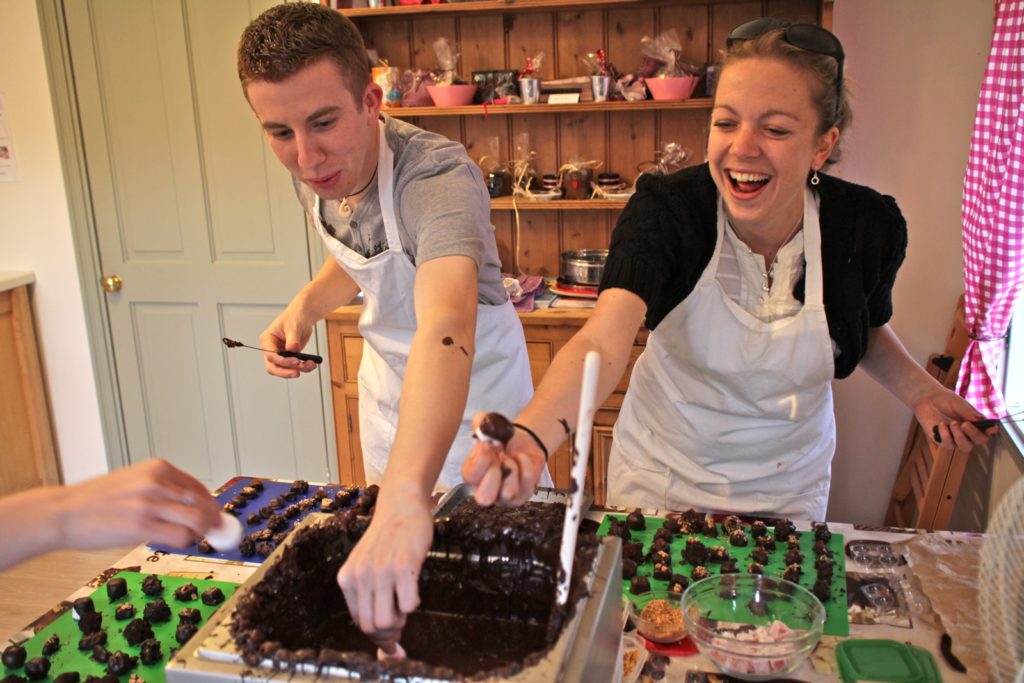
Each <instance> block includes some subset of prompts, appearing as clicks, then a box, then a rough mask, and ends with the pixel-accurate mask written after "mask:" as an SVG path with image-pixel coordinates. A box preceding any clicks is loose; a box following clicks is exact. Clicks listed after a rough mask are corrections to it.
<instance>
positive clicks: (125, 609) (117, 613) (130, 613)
mask: <svg viewBox="0 0 1024 683" xmlns="http://www.w3.org/2000/svg"><path fill="white" fill-rule="evenodd" d="M134 616H135V605H133V604H132V603H130V602H126V603H124V604H123V605H118V606H117V609H116V610H114V618H115V619H117V620H118V621H124V620H125V619H131V618H132V617H134Z"/></svg>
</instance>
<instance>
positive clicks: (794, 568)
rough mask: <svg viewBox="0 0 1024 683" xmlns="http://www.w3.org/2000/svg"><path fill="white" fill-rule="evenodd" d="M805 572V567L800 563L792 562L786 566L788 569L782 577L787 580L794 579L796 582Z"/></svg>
mask: <svg viewBox="0 0 1024 683" xmlns="http://www.w3.org/2000/svg"><path fill="white" fill-rule="evenodd" d="M801 574H803V569H801V568H800V565H798V564H791V565H789V566H788V567H786V571H784V572H782V578H784V579H785V580H786V581H792V582H793V583H796V582H797V581H799V580H800V575H801Z"/></svg>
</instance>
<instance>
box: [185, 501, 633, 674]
mask: <svg viewBox="0 0 1024 683" xmlns="http://www.w3.org/2000/svg"><path fill="white" fill-rule="evenodd" d="M328 517H329V515H322V514H318V513H317V514H313V515H310V516H309V517H307V518H306V519H305V520H303V522H302V524H301V525H300V526H304V525H308V524H319V523H321V522H322V521H323V520H325V519H327V518H328ZM293 538H295V534H289V536H288V538H287V539H286V540H285V542H284V543H282V544H281V545H280V546H279V547H278V548H277V549H275V550H274V552H273V553H272V554H271V555H270V557H269V558H267V561H265V562H264V563H263V564H262V565H260V567H259V569H257V570H256V571H255V572H254V573H253V575H252V576H251V577H250V578H249V580H247V581H246V582H245V583H243V584H242V585H241V586H240V587H239V589H238V590H237V591H235V593H234V595H232V596H231V598H230V599H229V600H228V601H227V602H226V603H225V604H224V605H223V606H222V607H221V609H219V610H218V611H217V612H216V613H215V614H214V615H213V616H212V617H211V618H210V620H209V621H208V622H207V623H206V625H205V626H203V628H202V629H200V630H199V632H198V633H196V635H195V636H193V637H192V639H191V640H190V641H189V642H188V643H187V644H186V645H185V646H184V647H182V649H181V650H179V651H178V652H177V653H176V654H175V655H174V656H173V657H172V658H171V659H170V661H169V662H168V664H167V669H166V675H167V683H224V682H225V681H231V682H234V681H238V682H239V683H252V682H253V681H260V680H269V679H271V678H275V677H276V678H281V676H282V671H281V670H280V669H278V668H275V666H274V664H273V662H272V661H270V660H265V661H263V662H262V663H261V664H260V665H259V666H256V667H252V666H249V665H247V664H246V663H245V662H244V661H243V660H242V655H241V653H240V652H239V651H238V649H237V648H236V646H235V640H234V637H233V636H232V635H231V622H232V617H233V615H234V612H235V606H236V604H237V603H238V601H239V599H240V598H241V597H242V596H243V595H245V593H246V592H248V590H249V589H250V588H251V587H252V586H254V585H255V584H256V583H258V582H259V581H261V580H262V578H263V575H264V574H265V573H266V572H267V570H268V569H269V568H270V567H271V566H273V565H274V563H276V562H277V561H278V559H280V556H281V554H282V553H283V552H284V550H283V549H284V548H285V547H287V546H288V545H290V544H291V542H292V539H293ZM600 541H601V544H600V546H599V547H598V551H597V554H596V556H595V558H594V565H593V567H592V568H591V571H590V572H589V573H588V574H587V576H586V578H585V581H586V582H587V591H586V595H584V597H582V598H580V601H579V603H578V604H577V607H576V612H575V614H574V616H573V618H572V619H571V620H569V622H568V623H566V625H565V627H564V628H563V630H562V633H561V635H560V636H559V638H558V641H557V642H556V643H555V646H554V647H553V648H552V649H551V650H550V651H549V652H548V653H547V655H545V657H544V658H543V659H541V660H540V661H539V662H538V663H537V664H535V665H533V666H530V667H527V668H525V669H523V670H522V671H520V672H519V673H518V674H516V675H514V676H511V677H506V678H500V679H498V678H491V679H486V680H504V681H518V682H520V683H525V682H526V681H531V682H533V681H536V682H538V683H547V682H552V683H553V682H555V681H558V682H565V683H582V682H584V681H607V680H612V678H613V677H614V672H615V670H616V665H617V663H618V652H619V641H620V636H621V627H622V581H621V580H620V577H621V576H622V564H621V549H620V543H621V540H620V539H619V538H617V537H605V538H602V539H600ZM286 677H287V678H288V680H289V681H292V680H294V681H298V682H300V683H314V682H315V681H317V680H322V679H324V678H340V679H344V680H359V675H358V673H356V672H354V671H350V670H348V669H346V668H343V667H324V668H318V667H317V666H315V665H309V664H299V665H297V666H296V669H295V672H294V673H287V674H286ZM400 678H401V680H403V681H408V680H417V681H423V683H446V679H427V678H418V679H410V678H409V677H408V676H401V677H400ZM452 680H460V679H452Z"/></svg>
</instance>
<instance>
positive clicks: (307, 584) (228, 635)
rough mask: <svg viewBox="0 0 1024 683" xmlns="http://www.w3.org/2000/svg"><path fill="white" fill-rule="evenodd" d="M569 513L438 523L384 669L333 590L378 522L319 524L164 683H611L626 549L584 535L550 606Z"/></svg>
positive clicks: (527, 509)
mask: <svg viewBox="0 0 1024 683" xmlns="http://www.w3.org/2000/svg"><path fill="white" fill-rule="evenodd" d="M563 517H564V507H562V506H554V505H550V504H539V503H527V504H526V505H524V506H521V507H518V508H479V507H477V506H476V505H475V503H473V502H472V501H466V502H464V503H463V505H461V506H460V507H459V508H458V509H456V511H455V512H454V513H452V514H451V515H449V516H447V517H444V518H442V519H438V520H435V522H434V531H433V542H432V547H431V552H430V553H429V555H428V558H427V561H426V562H425V563H424V566H423V569H422V571H421V573H420V579H419V593H420V598H421V604H420V607H419V608H418V609H417V610H416V611H415V612H413V613H412V614H410V615H409V617H408V621H407V623H406V624H405V627H404V628H403V630H402V635H401V640H400V645H401V647H402V648H403V649H404V651H405V653H406V655H407V656H406V657H405V658H403V659H387V658H386V659H380V658H379V657H378V652H377V649H376V647H375V646H374V645H373V644H372V643H371V642H370V640H369V639H368V638H367V637H366V636H365V635H364V634H363V633H362V632H361V631H359V629H358V628H357V627H356V626H355V624H354V622H353V620H352V618H351V616H350V614H349V612H348V609H347V607H346V605H345V601H344V598H343V596H342V594H341V592H340V590H339V589H338V586H337V583H336V574H337V571H338V568H339V566H340V565H341V564H342V563H343V562H344V561H345V559H346V558H347V557H348V554H349V553H350V551H351V550H352V548H353V547H354V545H355V544H356V543H357V542H358V540H359V539H360V538H361V537H362V534H363V532H364V531H365V529H366V526H367V525H368V523H369V520H368V519H366V518H363V517H355V516H350V515H332V516H329V517H328V516H325V515H312V516H311V517H310V518H309V519H307V520H305V521H304V522H303V524H302V525H301V526H300V527H299V529H297V530H296V532H295V533H293V534H292V535H291V537H290V538H289V539H287V540H286V541H285V544H284V545H283V546H282V547H281V548H278V549H277V550H275V552H274V554H273V555H271V557H270V558H269V560H268V561H267V562H264V563H263V564H262V565H261V566H260V567H259V568H258V569H257V570H256V572H254V574H253V576H252V577H251V578H250V579H249V580H247V581H246V582H245V583H244V584H243V585H242V587H241V588H240V589H239V591H238V592H237V593H236V594H235V596H234V597H233V598H232V600H231V601H229V603H228V604H227V605H226V606H225V610H224V611H223V612H221V613H220V614H219V615H218V617H217V618H215V619H213V620H211V621H210V622H209V623H207V625H206V626H205V627H204V628H203V630H202V631H200V633H199V634H197V636H196V638H195V639H194V640H193V641H192V642H191V643H189V645H188V646H187V647H186V648H183V649H182V651H181V652H180V653H179V655H178V656H177V657H175V658H174V660H173V661H172V662H170V663H169V664H168V668H167V680H168V683H205V682H212V681H221V682H223V681H226V680H239V681H246V682H252V681H253V680H254V679H270V678H276V679H278V680H281V679H286V680H289V681H291V680H297V681H314V680H316V679H323V678H332V677H337V678H340V679H344V680H349V679H350V678H353V677H358V678H359V679H360V680H379V679H384V680H395V679H397V680H403V681H409V680H415V681H454V680H460V681H461V680H513V681H566V682H570V683H571V682H574V681H595V680H611V679H612V677H613V673H614V670H615V666H616V664H617V652H618V644H619V638H620V635H621V600H622V597H621V595H622V593H621V589H622V585H621V582H620V581H619V580H618V577H619V575H620V573H621V569H620V560H619V558H620V552H619V544H620V541H619V539H617V538H604V539H599V538H597V536H596V535H594V534H593V533H589V534H588V533H585V532H581V533H580V536H579V539H578V542H577V547H576V556H575V560H574V566H573V572H572V580H571V582H570V595H569V600H568V603H567V605H564V606H558V605H557V604H556V602H555V581H556V577H557V574H558V569H557V566H556V565H557V564H558V562H559V552H558V550H559V541H560V539H561V530H562V519H563Z"/></svg>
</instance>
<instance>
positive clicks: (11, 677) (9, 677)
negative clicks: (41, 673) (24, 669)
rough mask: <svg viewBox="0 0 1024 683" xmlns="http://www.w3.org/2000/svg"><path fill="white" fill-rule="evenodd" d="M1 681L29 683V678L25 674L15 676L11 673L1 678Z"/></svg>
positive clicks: (3, 682) (2, 682)
mask: <svg viewBox="0 0 1024 683" xmlns="http://www.w3.org/2000/svg"><path fill="white" fill-rule="evenodd" d="M0 683H28V679H27V678H25V677H23V676H15V675H14V674H10V675H7V676H4V677H3V678H0Z"/></svg>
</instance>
